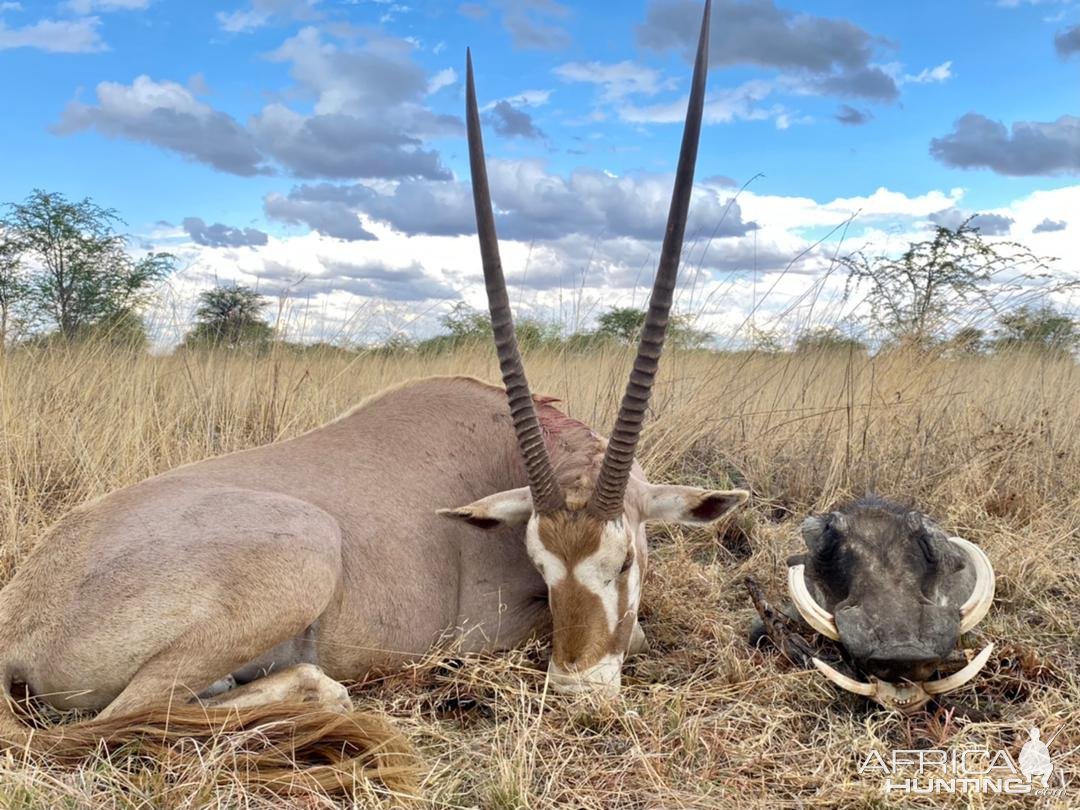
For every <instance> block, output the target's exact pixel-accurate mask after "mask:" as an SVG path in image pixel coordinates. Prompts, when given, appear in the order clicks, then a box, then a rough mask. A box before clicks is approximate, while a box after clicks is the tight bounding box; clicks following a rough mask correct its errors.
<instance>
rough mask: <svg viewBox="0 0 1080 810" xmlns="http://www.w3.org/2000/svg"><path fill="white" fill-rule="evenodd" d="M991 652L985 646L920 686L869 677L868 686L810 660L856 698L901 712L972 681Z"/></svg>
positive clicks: (826, 675)
mask: <svg viewBox="0 0 1080 810" xmlns="http://www.w3.org/2000/svg"><path fill="white" fill-rule="evenodd" d="M993 650H994V645H993V644H987V645H986V646H985V647H983V649H982V650H981V651H980V652H979V654H978V655H976V656H975V657H974V658H972V659H971V661H970V662H969V663H968V665H967V666H965V667H964V668H963V669H961V670H959V671H957V672H954V673H953V674H952V675H949V676H948V677H946V678H940V679H938V680H936V681H925V682H923V683H908V684H893V683H889V682H888V681H881V680H878V679H877V678H872V679H871V682H870V683H867V682H865V681H857V680H855V679H854V678H849V677H848V676H847V675H845V674H843V673H842V672H839V671H837V670H836V669H834V668H833V667H831V666H829V665H828V664H826V663H825V662H824V661H822V660H820V659H818V658H814V659H812V660H813V662H814V666H815V667H816V668H817V670H818V672H820V673H821V674H822V675H824V676H825V677H826V678H827V679H828V680H830V681H832V682H833V683H834V684H836V685H837V686H839V687H840V688H841V689H844V690H846V691H848V692H854V693H855V694H856V695H862V696H863V697H868V698H873V699H874V700H876V701H877V702H878V703H880V704H881V705H882V706H885V707H886V708H890V709H898V710H900V711H903V712H909V711H914V710H916V709H919V708H921V707H922V706H923V705H924V704H925V703H926V702H927V701H928V700H929V699H930V698H931V697H933V696H934V695H943V694H945V693H946V692H952V691H953V690H954V689H959V688H960V687H961V686H963V685H964V684H966V683H967V682H968V681H970V680H971V679H972V678H974V677H975V676H976V675H977V674H978V673H979V670H981V669H982V668H983V667H984V666H986V662H987V661H989V660H990V653H992V652H993Z"/></svg>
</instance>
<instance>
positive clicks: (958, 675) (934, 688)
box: [922, 644, 994, 695]
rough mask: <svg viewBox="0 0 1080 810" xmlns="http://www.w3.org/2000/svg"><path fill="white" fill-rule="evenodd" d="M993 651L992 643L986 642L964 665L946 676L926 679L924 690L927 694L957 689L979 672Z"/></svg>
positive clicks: (937, 693)
mask: <svg viewBox="0 0 1080 810" xmlns="http://www.w3.org/2000/svg"><path fill="white" fill-rule="evenodd" d="M993 651H994V645H993V644H987V645H986V646H985V647H983V648H982V652H980V653H979V654H978V655H976V656H975V657H974V658H972V659H971V661H970V663H968V665H967V666H966V667H964V668H963V669H961V670H958V671H957V672H954V673H953V674H952V675H950V676H948V677H947V678H940V679H938V680H936V681H926V682H925V683H924V684H923V685H922V688H923V689H924V690H926V694H928V695H943V694H945V693H946V692H951V691H953V690H954V689H959V688H960V687H961V686H963V685H964V684H965V683H967V682H968V681H970V680H971V679H972V678H974V677H975V676H976V675H978V674H979V670H980V669H982V668H983V667H985V666H986V662H987V661H989V660H990V653H992V652H993Z"/></svg>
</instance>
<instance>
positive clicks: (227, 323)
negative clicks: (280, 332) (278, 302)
mask: <svg viewBox="0 0 1080 810" xmlns="http://www.w3.org/2000/svg"><path fill="white" fill-rule="evenodd" d="M267 303H268V302H267V300H266V297H265V296H263V295H262V294H261V293H259V292H257V291H256V290H253V289H251V287H246V286H244V285H243V284H234V285H230V286H222V287H214V288H212V289H209V290H203V291H202V292H201V293H199V306H198V307H197V308H196V310H195V326H194V327H193V328H192V330H191V331H190V332H188V333H187V336H186V337H185V338H184V346H186V347H188V348H210V347H218V346H220V347H225V348H229V349H237V348H241V347H246V348H265V347H266V346H267V345H268V344H269V343H270V341H271V340H272V339H273V336H274V330H273V329H271V328H270V325H269V324H268V323H266V321H264V320H263V317H262V312H263V309H265V308H266V305H267Z"/></svg>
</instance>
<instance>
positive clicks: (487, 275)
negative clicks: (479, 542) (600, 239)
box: [465, 50, 566, 514]
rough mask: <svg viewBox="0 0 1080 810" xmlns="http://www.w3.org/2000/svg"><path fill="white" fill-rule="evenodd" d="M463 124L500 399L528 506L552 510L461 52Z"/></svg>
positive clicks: (561, 501)
mask: <svg viewBox="0 0 1080 810" xmlns="http://www.w3.org/2000/svg"><path fill="white" fill-rule="evenodd" d="M465 63H466V64H465V74H466V87H465V124H466V128H467V129H468V135H469V167H470V169H471V171H472V188H473V203H474V204H475V206H476V231H477V233H478V234H479V236H480V257H481V260H482V262H483V265H484V283H485V286H486V287H487V298H488V307H489V309H490V310H491V328H492V331H493V332H494V335H495V351H496V353H497V354H498V356H499V369H500V371H502V378H503V385H504V386H506V397H507V399H509V400H510V417H511V419H512V420H513V423H514V433H515V434H517V441H518V448H519V449H520V450H521V458H522V461H523V462H524V463H525V472H526V474H527V475H528V477H529V490H530V491H531V492H532V498H533V509H534V510H536V511H537V512H538V513H540V514H545V513H549V512H554V511H557V510H558V509H561V508H563V507H564V506H565V503H566V501H565V498H564V497H563V493H562V490H561V489H559V484H558V482H557V481H556V480H555V472H554V470H553V469H552V468H551V459H550V458H548V454H547V448H546V447H545V446H544V436H543V434H542V433H541V431H540V422H539V421H538V420H537V418H536V408H535V407H534V405H533V398H532V393H531V392H530V391H529V383H528V380H526V379H525V369H524V368H523V367H522V364H521V352H520V351H519V350H518V344H517V337H516V336H515V334H514V320H513V317H512V316H511V315H510V298H509V296H508V295H507V293H506V279H505V278H504V277H503V270H502V260H501V259H500V258H499V239H498V236H497V235H496V233H495V215H494V213H493V212H492V209H491V192H490V190H489V189H488V179H487V166H486V165H485V163H484V139H483V135H482V134H481V133H480V111H479V110H478V109H477V106H476V88H475V87H474V86H473V69H472V54H471V53H470V52H469V51H468V50H466V51H465Z"/></svg>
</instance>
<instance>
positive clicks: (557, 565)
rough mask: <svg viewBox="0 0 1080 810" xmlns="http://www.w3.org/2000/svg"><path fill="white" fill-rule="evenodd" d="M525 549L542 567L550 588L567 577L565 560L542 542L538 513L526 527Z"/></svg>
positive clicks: (540, 567)
mask: <svg viewBox="0 0 1080 810" xmlns="http://www.w3.org/2000/svg"><path fill="white" fill-rule="evenodd" d="M525 551H526V552H528V554H529V558H530V559H531V560H532V561H533V564H534V565H535V566H536V567H537V568H538V569H540V574H541V575H542V576H543V577H544V582H546V583H547V586H548V587H549V588H554V587H555V586H556V585H558V584H559V583H560V582H562V581H563V580H564V579H566V566H565V565H563V561H562V560H560V559H559V558H558V557H557V556H555V555H554V554H552V553H551V552H550V551H548V550H547V549H546V548H544V544H543V543H542V542H540V519H539V518H538V517H537V516H536V515H533V516H532V517H531V518H529V525H528V526H526V527H525Z"/></svg>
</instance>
